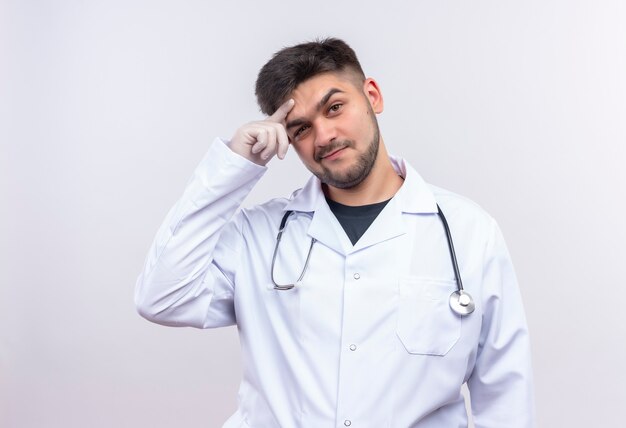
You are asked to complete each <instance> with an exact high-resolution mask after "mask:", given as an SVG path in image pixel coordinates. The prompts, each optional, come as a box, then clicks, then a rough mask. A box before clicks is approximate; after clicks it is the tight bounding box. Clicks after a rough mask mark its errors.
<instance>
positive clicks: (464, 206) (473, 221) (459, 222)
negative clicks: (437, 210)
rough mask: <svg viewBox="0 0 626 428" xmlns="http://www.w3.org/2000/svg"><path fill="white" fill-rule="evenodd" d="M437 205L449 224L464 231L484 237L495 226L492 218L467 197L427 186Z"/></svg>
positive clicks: (430, 185)
mask: <svg viewBox="0 0 626 428" xmlns="http://www.w3.org/2000/svg"><path fill="white" fill-rule="evenodd" d="M428 187H429V188H430V190H431V192H432V193H433V195H434V196H435V200H436V201H437V204H438V205H439V206H440V207H441V211H442V212H443V214H444V215H445V217H446V220H448V222H449V223H450V225H451V226H450V227H453V225H456V226H457V228H462V229H463V230H466V231H473V232H475V233H478V234H480V235H486V234H488V233H489V232H490V230H491V229H492V227H493V226H494V225H495V220H494V219H493V217H492V216H491V215H490V214H489V213H488V212H487V211H486V210H485V209H484V208H483V207H481V206H480V205H479V204H478V203H476V202H475V201H473V200H471V199H470V198H468V197H465V196H462V195H459V194H458V193H454V192H451V191H450V190H447V189H443V188H441V187H438V186H434V185H432V184H428Z"/></svg>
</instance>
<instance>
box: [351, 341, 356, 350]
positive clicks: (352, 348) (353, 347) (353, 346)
mask: <svg viewBox="0 0 626 428" xmlns="http://www.w3.org/2000/svg"><path fill="white" fill-rule="evenodd" d="M350 350H351V351H356V345H355V344H354V343H353V344H352V345H350Z"/></svg>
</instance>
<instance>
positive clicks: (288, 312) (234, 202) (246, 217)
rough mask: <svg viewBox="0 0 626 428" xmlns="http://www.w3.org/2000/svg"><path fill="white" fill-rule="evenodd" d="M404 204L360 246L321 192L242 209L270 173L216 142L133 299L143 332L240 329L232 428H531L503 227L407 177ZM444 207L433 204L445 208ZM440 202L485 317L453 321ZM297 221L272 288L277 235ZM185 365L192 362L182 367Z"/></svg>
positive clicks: (393, 204)
mask: <svg viewBox="0 0 626 428" xmlns="http://www.w3.org/2000/svg"><path fill="white" fill-rule="evenodd" d="M392 162H393V164H394V168H396V170H397V171H398V173H399V174H401V175H402V176H403V177H404V178H405V181H404V184H403V185H402V187H401V189H400V190H399V191H398V193H397V194H396V195H395V196H394V197H393V198H392V199H391V201H390V202H389V203H388V204H387V206H386V207H385V208H384V209H383V211H382V212H381V213H380V215H379V216H378V218H376V220H375V221H374V223H372V225H371V226H370V228H369V229H368V230H367V231H366V232H365V234H364V235H363V236H362V237H361V239H359V241H358V242H357V243H356V244H355V245H354V246H353V245H352V244H351V243H350V241H349V239H348V237H347V236H346V234H345V233H344V231H343V229H342V227H341V226H340V224H339V223H338V221H337V219H336V218H335V216H334V215H333V214H332V212H331V211H330V210H329V208H328V205H327V203H326V201H325V199H324V195H323V193H322V191H321V187H320V182H319V180H318V179H317V178H315V177H312V178H311V179H310V180H309V181H308V182H307V183H306V185H305V186H304V188H302V189H301V190H299V191H296V192H294V194H293V195H292V196H291V198H289V199H274V200H271V201H269V202H267V203H265V204H262V205H259V206H255V207H253V208H250V209H239V207H240V204H241V203H242V201H243V199H244V198H245V197H246V195H247V194H248V193H249V192H250V190H251V189H252V188H253V186H254V184H255V183H256V182H257V181H258V179H259V178H260V177H261V176H262V175H263V173H264V171H265V170H266V168H265V167H261V166H258V165H256V164H253V163H251V162H249V161H247V160H246V159H244V158H242V157H240V156H238V155H236V154H234V153H233V152H231V151H230V149H228V147H227V146H226V145H225V144H224V143H223V142H222V141H220V140H216V141H215V142H214V143H213V144H212V146H211V148H210V149H209V151H208V153H207V155H206V156H205V157H204V159H203V160H202V162H201V163H200V165H199V166H198V168H197V169H196V171H195V173H194V175H193V177H192V179H191V180H190V182H189V183H188V185H187V187H186V189H185V192H184V194H183V197H182V198H181V199H180V200H179V201H178V203H177V204H176V205H175V206H174V207H173V208H172V210H171V211H170V212H169V214H168V216H167V218H166V220H165V222H164V223H163V225H162V226H161V228H160V230H159V232H158V234H157V236H156V238H155V241H154V243H153V245H152V248H151V250H150V252H149V254H148V257H147V260H146V264H145V267H144V270H143V272H142V274H141V275H140V277H139V279H138V282H137V288H136V304H137V307H138V310H139V312H140V313H141V315H142V316H144V317H145V318H147V319H149V320H151V321H154V322H156V323H159V324H164V325H171V326H193V327H199V328H213V327H220V326H226V325H232V324H237V327H238V329H239V335H240V342H241V347H242V358H243V380H242V383H241V387H240V394H239V408H238V410H237V412H236V413H235V414H234V415H233V416H232V417H231V418H230V419H229V420H228V421H227V422H226V425H225V427H253V428H271V427H285V428H292V427H307V428H308V427H331V426H335V427H345V426H352V427H353V428H354V427H357V428H360V427H376V428H379V427H399V428H405V427H419V428H442V427H446V428H448V427H465V426H467V415H466V412H465V407H464V401H463V397H462V395H461V392H460V389H461V385H462V384H463V383H464V382H467V383H468V386H469V389H470V394H471V402H472V413H473V417H474V421H475V425H476V427H478V428H480V427H492V428H495V427H498V428H502V427H506V428H517V427H519V428H522V427H524V428H527V427H532V426H534V422H533V419H534V408H533V407H534V406H533V392H532V379H531V368H530V351H529V340H528V334H527V328H526V321H525V317H524V312H523V308H522V301H521V297H520V293H519V290H518V286H517V282H516V279H515V274H514V271H513V267H512V265H511V261H510V258H509V254H508V252H507V249H506V247H505V244H504V240H503V238H502V235H501V233H500V230H499V229H498V226H497V225H496V223H495V221H494V220H493V219H492V218H491V217H490V216H489V215H487V214H486V213H485V212H484V211H483V210H482V209H481V208H480V207H478V206H477V205H476V204H474V203H473V202H471V201H469V200H468V199H465V198H463V197H460V196H458V195H455V194H453V193H450V192H448V191H445V190H442V189H439V188H436V187H433V186H430V185H428V184H426V183H425V182H424V181H423V180H422V178H421V177H420V176H419V175H418V174H417V172H416V171H415V170H413V168H411V166H410V165H408V163H407V162H405V161H403V160H402V159H398V158H392ZM435 201H436V202H435ZM436 203H439V205H440V206H441V209H442V211H443V212H444V214H445V215H446V218H447V220H448V223H449V225H450V229H451V232H452V236H453V240H454V245H455V248H456V252H457V257H458V262H459V267H460V272H461V277H462V280H463V284H464V286H465V289H466V290H467V291H468V292H469V293H470V294H471V295H472V296H473V297H474V300H475V303H476V310H475V311H474V312H473V313H472V314H470V315H468V316H466V317H461V316H458V315H456V314H455V313H454V312H452V311H451V309H450V308H449V306H448V297H449V295H450V293H452V292H453V291H454V290H455V289H456V284H455V281H454V271H453V268H452V264H451V261H450V256H449V253H448V246H447V243H446V238H445V232H444V228H443V225H442V223H441V221H440V219H439V217H438V216H437V215H436V212H437V208H436ZM285 210H293V211H294V214H292V216H291V217H290V219H289V221H288V223H287V227H286V229H285V232H284V234H283V238H282V241H281V245H280V250H279V254H278V258H277V263H276V268H275V277H276V281H277V282H278V283H283V284H284V283H290V282H293V281H295V280H296V279H297V278H298V276H299V275H300V272H301V270H302V268H303V266H304V260H305V257H306V254H307V251H308V248H309V245H310V242H311V238H316V239H317V241H318V242H317V243H316V244H315V245H314V247H313V250H312V254H311V260H310V263H309V267H308V271H307V272H306V275H305V277H304V279H303V281H302V283H300V284H298V285H297V286H296V288H295V289H293V290H290V291H277V290H274V289H273V285H272V282H271V280H270V266H271V258H272V253H273V250H274V245H275V242H276V234H277V231H278V226H279V223H280V220H281V218H282V216H283V214H284V212H285ZM181 364H182V362H181Z"/></svg>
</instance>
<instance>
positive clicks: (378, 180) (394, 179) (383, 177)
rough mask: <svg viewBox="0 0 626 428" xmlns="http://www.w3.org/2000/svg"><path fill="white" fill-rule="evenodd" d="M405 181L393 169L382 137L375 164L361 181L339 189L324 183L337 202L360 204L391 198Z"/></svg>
mask: <svg viewBox="0 0 626 428" xmlns="http://www.w3.org/2000/svg"><path fill="white" fill-rule="evenodd" d="M403 182H404V181H403V180H402V177H400V176H399V175H398V173H397V172H396V170H395V169H393V166H392V164H391V160H390V159H389V155H388V154H387V149H386V148H385V144H384V143H383V141H382V138H381V141H380V145H379V147H378V155H377V156H376V161H375V162H374V166H373V167H372V170H371V171H370V173H369V175H368V176H367V177H365V179H364V180H363V181H362V182H361V183H359V184H358V185H356V186H354V187H351V188H349V189H339V188H337V187H332V186H328V185H326V184H324V185H323V189H324V193H325V194H326V196H328V197H329V198H330V199H332V200H333V201H335V202H339V203H340V204H343V205H349V206H360V205H369V204H375V203H377V202H383V201H386V200H388V199H391V198H392V197H393V196H394V195H395V194H396V192H397V191H398V190H399V189H400V187H401V186H402V183H403Z"/></svg>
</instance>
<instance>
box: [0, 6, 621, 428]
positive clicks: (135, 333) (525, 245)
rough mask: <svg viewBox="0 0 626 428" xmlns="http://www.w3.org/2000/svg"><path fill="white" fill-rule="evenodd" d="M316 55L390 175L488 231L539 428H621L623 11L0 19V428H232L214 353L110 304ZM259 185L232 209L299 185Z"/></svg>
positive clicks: (221, 345)
mask: <svg viewBox="0 0 626 428" xmlns="http://www.w3.org/2000/svg"><path fill="white" fill-rule="evenodd" d="M327 35H332V36H338V37H341V38H344V39H345V40H346V41H348V43H350V44H351V45H352V46H353V48H354V49H355V50H356V52H357V54H358V55H359V57H360V59H361V62H362V64H363V68H364V69H365V71H366V74H368V75H369V76H372V77H375V78H376V79H377V81H378V82H379V84H380V86H381V88H382V91H383V94H384V96H385V102H386V110H385V112H384V113H383V114H382V115H381V116H380V124H381V131H382V134H383V136H384V138H385V141H386V143H387V146H388V147H389V149H390V151H391V152H392V153H396V154H400V155H403V156H404V157H406V158H408V159H409V160H410V162H411V163H412V164H413V165H414V166H415V167H416V168H417V169H418V170H419V171H420V173H421V174H422V175H423V176H424V177H425V178H426V179H427V180H428V181H430V182H432V183H434V184H437V185H439V186H442V187H446V188H448V189H450V190H453V191H455V192H457V193H461V194H463V195H466V196H468V197H470V198H472V199H474V200H475V201H476V202H478V203H479V204H481V205H482V206H483V207H484V208H486V209H487V210H488V211H489V212H490V213H491V214H492V215H493V216H494V217H495V218H496V219H497V220H498V221H499V223H500V226H501V228H502V230H503V232H504V234H505V237H506V238H507V243H508V246H509V249H510V251H511V253H512V256H513V260H514V262H515V265H516V269H517V273H518V276H519V281H520V284H521V287H522V294H523V296H524V300H525V305H526V311H527V317H528V321H529V326H530V330H531V335H532V345H533V358H534V360H533V364H534V368H535V381H536V396H537V410H538V422H539V426H541V427H570V428H575V427H591V426H593V427H614V426H617V425H618V424H619V423H623V406H624V403H626V392H625V390H624V384H625V383H626V382H625V381H626V375H625V374H624V361H626V322H625V321H624V316H623V314H624V307H625V301H626V297H625V294H626V292H625V288H626V287H625V285H626V281H625V279H624V278H625V276H624V271H623V269H622V266H623V262H624V260H625V259H626V257H625V256H626V254H625V250H624V241H625V239H626V227H625V226H624V223H625V222H624V219H625V218H626V196H625V195H626V192H625V190H624V187H625V184H626V172H625V171H624V164H625V161H626V149H625V143H626V81H625V79H626V78H625V76H626V3H625V2H623V1H620V0H614V1H602V0H595V1H592V0H588V1H565V0H563V1H557V0H536V1H524V2H522V1H516V2H513V1H503V0H493V1H482V0H481V1H461V0H458V1H415V2H411V3H409V2H391V1H385V2H383V1H376V2H374V1H372V2H363V1H358V2H357V1H354V2H347V1H343V2H330V3H326V2H307V3H299V2H279V1H275V0H265V1H247V2H242V1H239V2H238V1H232V2H219V3H218V2H210V1H206V0H205V1H170V2H167V1H155V0H150V1H148V0H146V1H136V0H125V1H121V0H110V1H101V2H96V1H69V0H68V1H61V0H59V1H24V0H22V1H18V0H15V1H8V0H0V142H1V151H0V201H1V202H0V237H1V238H0V426H1V427H10V428H26V427H28V428H30V427H33V428H39V427H63V428H72V427H77V428H78V427H148V426H150V427H171V426H179V427H183V426H184V427H218V426H221V423H222V422H223V421H224V420H225V419H226V418H227V417H228V415H230V414H231V413H232V412H233V410H234V407H235V405H236V390H237V386H238V381H239V378H240V369H239V350H238V343H237V336H236V330H235V329H234V328H228V329H222V330H214V331H199V330H192V329H174V328H165V327H160V326H157V325H152V324H149V323H148V322H146V321H144V320H143V319H141V318H140V317H139V316H138V315H137V314H136V312H135V309H134V306H133V287H134V282H135V279H136V276H137V275H138V273H139V271H140V270H141V268H142V263H143V259H144V256H145V254H146V252H147V250H148V247H149V245H150V242H151V240H152V237H153V235H154V233H155V232H156V230H157V228H158V226H159V224H160V222H161V221H162V219H163V218H164V216H165V214H166V212H167V210H168V209H169V207H170V206H171V205H172V204H173V203H174V202H175V201H176V199H177V198H178V196H179V195H180V193H181V191H182V189H183V187H184V184H185V182H186V181H187V179H188V177H189V176H190V174H191V172H192V170H193V168H194V167H195V165H196V164H197V163H198V162H199V160H200V158H201V156H202V155H203V153H204V152H205V150H206V149H207V147H208V145H209V144H210V142H211V140H212V139H213V138H214V137H215V136H222V137H226V138H228V137H230V136H231V135H232V133H233V131H234V130H235V128H236V127H237V126H239V125H240V124H241V123H243V122H246V121H249V120H253V119H258V118H261V117H262V116H261V115H260V113H259V112H258V108H257V106H256V104H255V98H254V94H253V88H254V81H255V78H256V74H257V72H258V69H259V68H260V67H261V66H262V65H263V64H264V63H265V61H267V60H268V59H269V58H270V56H271V55H272V54H273V53H274V52H275V51H277V50H278V49H280V48H282V47H283V46H286V45H291V44H294V43H298V42H302V41H306V40H310V39H312V38H314V37H316V36H327ZM270 166H271V170H270V171H269V172H268V174H267V175H266V176H265V177H264V179H263V181H262V182H261V183H260V184H259V185H258V187H257V188H256V189H255V191H254V193H253V195H252V196H251V198H250V200H249V201H248V203H254V202H259V201H263V200H266V199H267V198H269V197H272V196H286V195H288V194H290V193H291V191H292V190H293V189H294V188H295V187H298V186H300V185H302V184H303V182H304V181H305V179H306V177H307V173H306V171H305V170H304V168H303V167H302V166H301V165H300V163H299V161H298V159H297V156H295V155H294V154H293V153H292V154H290V155H289V157H288V159H287V160H286V161H285V162H282V163H281V162H278V161H272V163H271V164H270ZM619 421H622V422H619Z"/></svg>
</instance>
